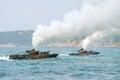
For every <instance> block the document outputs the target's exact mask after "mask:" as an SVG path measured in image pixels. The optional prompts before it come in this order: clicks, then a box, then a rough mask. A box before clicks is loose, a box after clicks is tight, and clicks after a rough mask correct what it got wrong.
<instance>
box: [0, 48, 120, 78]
mask: <svg viewBox="0 0 120 80" xmlns="http://www.w3.org/2000/svg"><path fill="white" fill-rule="evenodd" d="M26 49H31V48H24V47H16V48H0V80H120V48H91V49H92V50H96V51H100V52H101V54H99V55H89V56H69V55H68V53H71V52H76V51H77V49H78V48H76V47H66V48H56V47H51V48H41V50H42V51H48V50H49V51H50V52H51V53H58V54H59V56H58V57H57V58H49V59H37V60H9V59H8V56H9V55H10V54H16V53H24V52H25V50H26Z"/></svg>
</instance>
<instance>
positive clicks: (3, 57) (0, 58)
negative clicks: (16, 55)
mask: <svg viewBox="0 0 120 80" xmlns="http://www.w3.org/2000/svg"><path fill="white" fill-rule="evenodd" d="M0 60H10V59H9V56H0Z"/></svg>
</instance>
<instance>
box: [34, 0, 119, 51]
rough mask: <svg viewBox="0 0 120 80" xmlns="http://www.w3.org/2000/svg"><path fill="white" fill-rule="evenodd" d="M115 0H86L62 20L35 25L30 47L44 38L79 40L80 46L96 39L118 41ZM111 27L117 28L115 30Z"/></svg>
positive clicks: (85, 46)
mask: <svg viewBox="0 0 120 80" xmlns="http://www.w3.org/2000/svg"><path fill="white" fill-rule="evenodd" d="M119 3H120V0H101V1H100V0H93V1H92V0H87V1H85V2H83V4H82V7H81V8H80V9H79V10H73V11H71V12H68V13H66V14H65V15H64V18H63V20H62V21H57V20H56V21H52V22H51V23H50V24H49V25H42V24H40V25H37V28H36V30H35V32H34V33H33V38H32V44H33V48H35V49H38V48H39V45H40V44H42V43H44V42H47V41H48V42H55V41H57V42H60V41H62V42H63V41H68V40H70V41H74V40H76V41H80V40H83V41H82V46H83V48H87V47H88V46H89V45H90V44H91V43H93V42H94V41H97V40H100V39H103V40H108V39H111V40H112V41H116V40H117V41H119V40H120V35H118V32H120V23H119V22H120V8H119V7H120V4H119ZM113 29H115V30H118V31H117V32H115V31H113ZM108 33H109V34H108ZM110 34H111V36H110ZM113 34H114V35H113ZM111 37H112V38H111ZM111 40H110V41H111Z"/></svg>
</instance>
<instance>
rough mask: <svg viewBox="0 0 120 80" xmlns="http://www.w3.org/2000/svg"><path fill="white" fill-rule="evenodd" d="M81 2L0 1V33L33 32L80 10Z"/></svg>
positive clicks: (57, 0)
mask: <svg viewBox="0 0 120 80" xmlns="http://www.w3.org/2000/svg"><path fill="white" fill-rule="evenodd" d="M81 3H82V0H0V32H4V31H16V30H31V29H32V30H34V29H35V28H36V26H37V25H38V24H49V23H50V22H51V21H52V20H62V19H63V17H64V14H65V13H68V12H71V11H72V10H74V9H80V7H81Z"/></svg>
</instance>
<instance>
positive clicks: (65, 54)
mask: <svg viewBox="0 0 120 80" xmlns="http://www.w3.org/2000/svg"><path fill="white" fill-rule="evenodd" d="M59 56H69V54H59Z"/></svg>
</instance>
